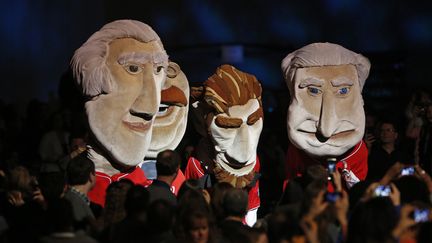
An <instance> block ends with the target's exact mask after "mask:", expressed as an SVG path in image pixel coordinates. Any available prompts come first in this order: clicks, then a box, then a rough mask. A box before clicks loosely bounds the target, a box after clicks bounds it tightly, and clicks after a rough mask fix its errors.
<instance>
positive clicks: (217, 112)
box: [203, 65, 263, 187]
mask: <svg viewBox="0 0 432 243" xmlns="http://www.w3.org/2000/svg"><path fill="white" fill-rule="evenodd" d="M203 100H204V102H205V104H206V105H207V106H208V108H209V109H208V112H205V114H204V122H205V124H206V126H205V127H206V129H207V135H208V136H209V137H210V140H211V141H212V146H213V149H212V150H213V154H214V158H212V159H213V161H214V163H215V164H214V173H215V176H216V178H217V179H218V181H226V182H229V183H231V184H232V185H234V186H237V187H244V186H245V185H247V184H248V182H250V180H251V178H250V177H251V176H252V177H253V175H252V174H253V168H254V166H255V163H256V149H257V145H258V140H259V136H260V134H261V130H262V127H263V110H262V102H261V85H260V83H259V82H258V80H257V79H256V78H255V76H253V75H251V74H248V73H244V72H241V71H239V70H237V69H236V68H234V67H233V66H230V65H222V66H220V67H219V68H217V70H216V73H215V74H213V75H212V76H211V77H210V78H208V80H207V81H206V82H205V83H204V95H203ZM243 179H244V180H243Z"/></svg>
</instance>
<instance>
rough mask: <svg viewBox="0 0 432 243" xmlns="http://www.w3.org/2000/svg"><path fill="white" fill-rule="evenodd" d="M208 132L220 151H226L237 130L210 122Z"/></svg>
mask: <svg viewBox="0 0 432 243" xmlns="http://www.w3.org/2000/svg"><path fill="white" fill-rule="evenodd" d="M210 132H211V136H212V138H213V140H214V143H215V146H217V147H218V148H219V150H221V151H226V150H227V149H228V148H229V147H230V146H231V145H232V143H233V142H234V138H235V136H236V132H237V131H236V129H234V128H220V127H217V126H216V125H215V124H214V123H212V125H211V128H210Z"/></svg>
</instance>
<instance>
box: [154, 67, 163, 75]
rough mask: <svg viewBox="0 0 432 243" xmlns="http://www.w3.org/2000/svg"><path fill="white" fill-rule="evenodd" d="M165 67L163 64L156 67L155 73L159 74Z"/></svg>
mask: <svg viewBox="0 0 432 243" xmlns="http://www.w3.org/2000/svg"><path fill="white" fill-rule="evenodd" d="M163 68H164V67H163V66H157V67H155V69H154V72H155V74H159V73H160V72H161V71H162V70H163Z"/></svg>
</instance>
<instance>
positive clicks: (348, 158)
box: [286, 141, 368, 182]
mask: <svg viewBox="0 0 432 243" xmlns="http://www.w3.org/2000/svg"><path fill="white" fill-rule="evenodd" d="M367 158H368V150H367V148H366V145H365V143H364V142H363V141H360V142H359V143H358V144H356V145H355V146H354V148H352V149H351V150H349V151H348V152H346V153H345V154H344V155H342V156H341V157H339V158H337V163H336V168H338V169H339V170H340V171H342V172H344V171H348V172H350V171H351V172H352V173H353V174H354V175H355V177H357V178H358V179H359V180H364V179H365V178H366V175H367V171H368V167H367ZM319 163H320V162H319V161H318V160H316V159H313V158H311V157H310V156H308V155H307V154H306V153H305V152H304V151H302V150H300V149H298V148H296V147H295V146H293V145H292V144H290V146H289V147H288V152H287V166H286V175H287V179H288V180H290V179H293V178H295V177H297V176H301V175H302V174H303V173H304V172H305V171H306V168H307V167H308V166H310V165H314V164H319ZM342 178H344V180H345V182H347V178H346V177H345V176H344V173H342Z"/></svg>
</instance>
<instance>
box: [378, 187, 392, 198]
mask: <svg viewBox="0 0 432 243" xmlns="http://www.w3.org/2000/svg"><path fill="white" fill-rule="evenodd" d="M390 193H391V188H390V186H389V185H379V186H377V188H375V191H374V195H375V196H376V197H388V196H390Z"/></svg>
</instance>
